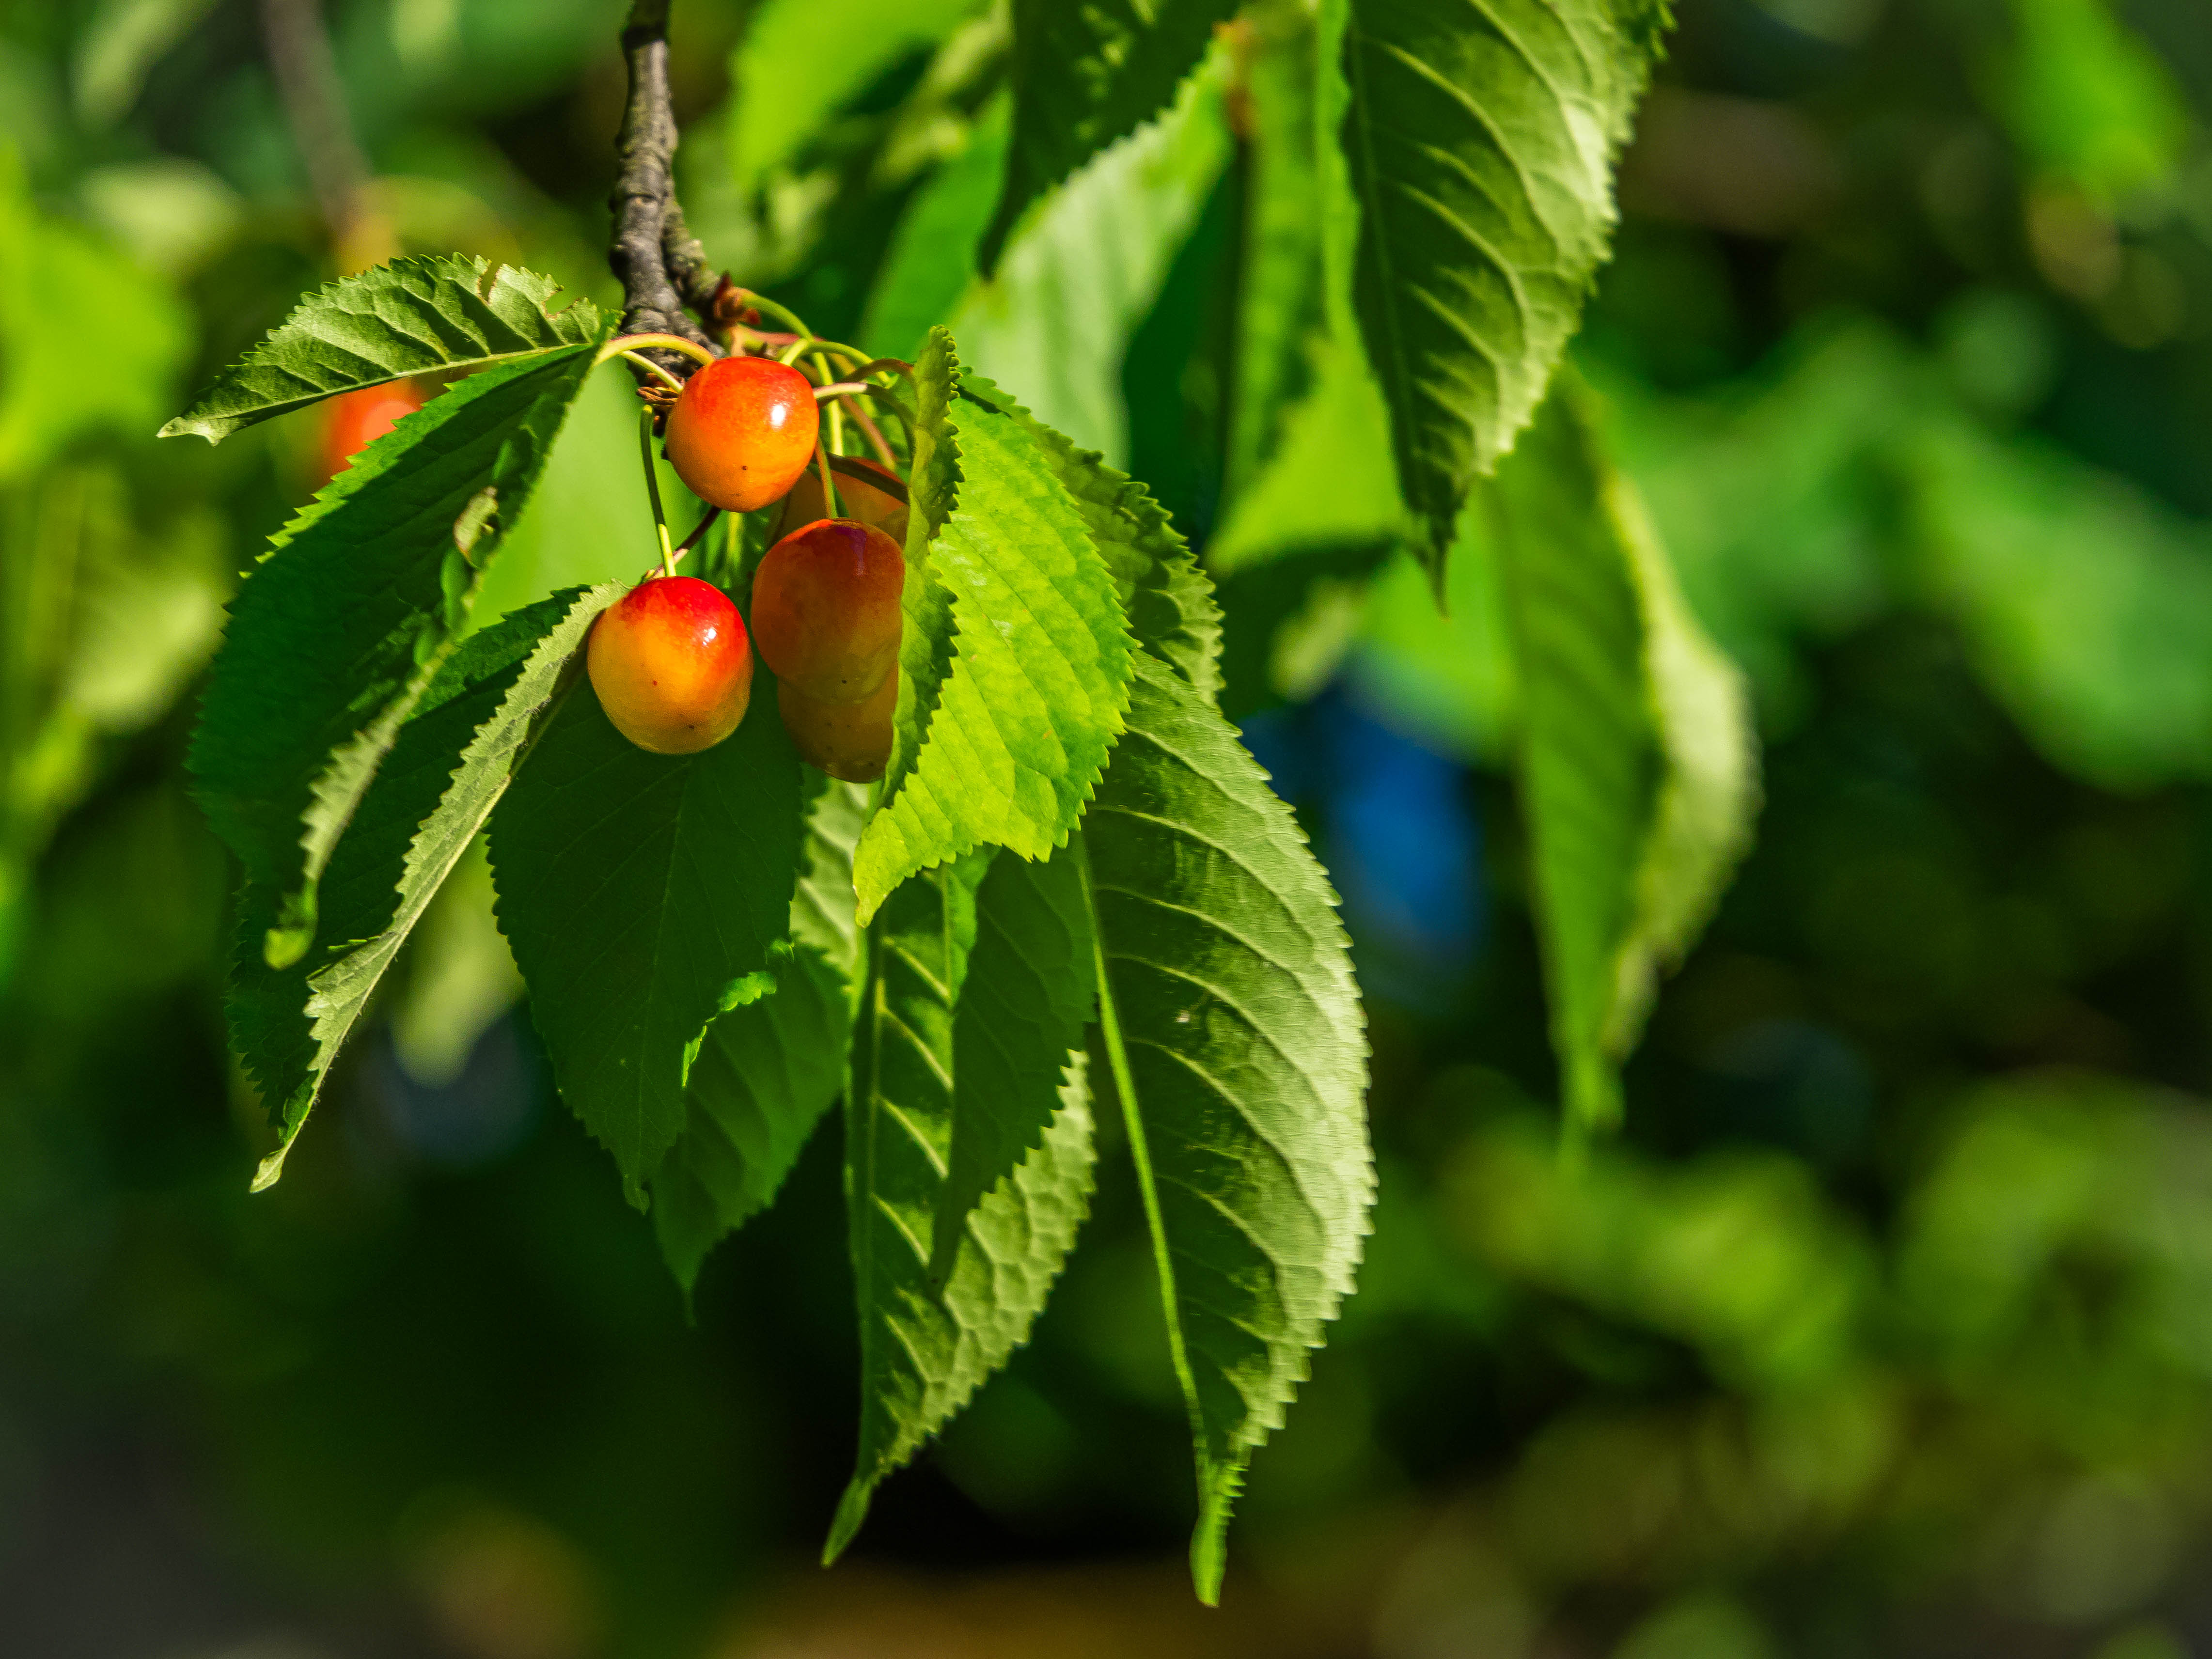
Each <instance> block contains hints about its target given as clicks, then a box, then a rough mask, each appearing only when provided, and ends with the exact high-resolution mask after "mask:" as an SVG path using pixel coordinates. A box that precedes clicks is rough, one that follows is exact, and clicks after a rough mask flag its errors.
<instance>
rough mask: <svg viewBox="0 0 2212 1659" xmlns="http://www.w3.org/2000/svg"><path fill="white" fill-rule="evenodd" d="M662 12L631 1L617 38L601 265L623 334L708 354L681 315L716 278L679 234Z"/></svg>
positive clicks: (685, 370)
mask: <svg viewBox="0 0 2212 1659" xmlns="http://www.w3.org/2000/svg"><path fill="white" fill-rule="evenodd" d="M668 4H669V0H631V5H630V9H629V23H628V25H627V26H626V27H624V28H623V35H622V44H623V58H624V60H625V61H626V62H627V63H628V64H629V104H628V105H627V106H626V107H625V108H624V109H623V124H622V131H621V133H620V135H619V136H618V137H617V138H616V140H615V152H616V154H617V156H618V157H619V158H620V161H621V171H620V173H619V174H618V175H617V179H616V181H615V190H614V195H613V196H612V197H611V198H610V199H609V202H608V206H610V207H611V208H612V209H613V210H614V216H615V234H614V242H613V246H611V248H609V250H608V252H607V264H609V265H610V266H611V267H612V269H613V270H614V273H615V276H616V279H617V281H619V282H620V283H622V285H623V333H625V334H676V335H681V336H682V337H684V339H687V340H692V341H696V342H697V343H699V344H700V345H702V346H705V347H707V348H708V349H709V350H712V349H714V342H713V341H712V340H710V339H709V338H708V337H707V333H706V331H705V330H703V329H702V328H701V327H700V326H699V325H698V324H697V323H696V322H695V321H694V320H693V319H692V317H691V313H690V311H689V310H688V309H687V308H686V307H687V305H696V306H700V307H702V309H703V308H704V307H707V306H709V305H711V304H712V303H713V301H714V290H715V288H716V286H717V284H718V282H719V278H716V277H714V276H713V275H712V274H711V273H708V270H707V254H706V250H705V249H703V248H702V247H701V246H699V243H698V241H697V240H696V238H694V237H693V236H692V234H691V233H690V230H689V229H688V228H686V227H685V225H684V210H683V209H682V208H681V207H679V206H678V205H677V202H676V182H675V177H674V174H673V172H672V170H671V163H672V162H673V161H674V158H675V155H676V112H675V110H674V107H673V106H672V105H671V102H670V100H669V94H668ZM702 289H703V292H702ZM652 356H653V362H657V363H659V364H661V365H662V366H663V367H665V368H667V369H669V370H670V371H671V373H673V374H689V373H690V371H691V369H692V368H694V367H696V365H695V364H694V363H693V362H691V361H690V359H689V358H686V357H684V356H680V355H678V354H677V353H674V352H664V351H656V352H654V353H653V354H652Z"/></svg>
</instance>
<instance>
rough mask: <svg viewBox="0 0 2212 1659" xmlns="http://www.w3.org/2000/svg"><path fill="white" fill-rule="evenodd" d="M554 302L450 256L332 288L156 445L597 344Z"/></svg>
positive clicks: (215, 439)
mask: <svg viewBox="0 0 2212 1659" xmlns="http://www.w3.org/2000/svg"><path fill="white" fill-rule="evenodd" d="M560 291H561V289H560V285H559V284H558V283H556V282H555V281H554V280H553V279H552V278H551V277H550V276H539V275H538V273H537V272H535V271H532V270H517V269H516V268H515V267H513V266H512V265H497V266H495V265H493V264H491V263H490V262H489V260H487V259H484V258H481V257H472V256H468V255H464V254H457V253H456V254H438V255H435V256H433V257H431V258H419V259H395V260H393V261H392V263H391V264H385V265H378V266H375V267H374V269H372V270H364V271H362V272H361V273H360V274H359V275H358V276H347V277H343V278H341V279H340V280H339V281H337V282H335V283H331V284H330V285H329V286H328V287H326V288H325V289H321V290H320V291H319V292H318V293H315V294H312V295H308V296H307V299H305V300H303V301H301V302H300V304H299V306H298V307H295V309H294V311H293V313H292V314H291V315H290V316H289V317H287V318H286V319H284V320H283V322H282V323H280V324H279V325H277V326H276V328H275V329H274V330H273V331H270V335H269V337H268V338H267V339H265V340H264V341H262V343H260V344H259V345H258V346H256V347H254V348H253V349H252V350H251V351H249V352H247V353H246V356H243V357H241V358H240V359H239V361H238V362H235V363H233V364H232V365H231V366H230V367H229V368H227V369H225V370H224V371H223V372H222V374H219V375H217V376H216V382H215V385H214V386H211V387H210V388H209V390H208V392H207V393H206V395H205V396H204V397H203V398H201V399H200V400H199V401H198V402H197V403H196V404H193V405H192V406H191V408H190V409H188V410H185V412H184V413H183V414H182V415H179V416H177V418H176V419H175V420H173V421H172V422H169V423H168V425H167V426H165V427H163V428H161V435H162V436H163V437H165V438H176V437H182V436H184V435H185V434H187V433H197V434H198V435H200V436H201V437H203V438H205V439H207V440H208V441H210V443H219V442H221V441H222V440H223V439H225V438H227V437H228V436H229V435H231V434H232V433H234V432H236V431H237V430H239V429H240V428H241V427H247V426H252V424H253V423H254V422H257V421H265V420H267V419H269V418H270V416H274V415H282V414H283V413H285V412H286V411H287V410H294V409H298V408H301V407H302V406H303V405H305V404H312V403H314V402H317V401H318V400H319V399H321V398H327V397H330V396H331V394H332V393H334V392H350V391H352V390H353V389H355V388H356V387H357V386H381V385H383V384H385V383H386V382H387V381H391V380H404V379H405V378H406V377H407V376H409V375H410V374H428V373H431V372H432V371H434V370H447V369H477V368H485V367H487V366H489V365H490V364H494V363H503V362H513V361H514V360H515V359H517V358H530V357H538V356H544V355H545V354H546V353H548V352H554V351H560V350H562V349H564V348H569V347H575V346H581V345H586V344H592V343H597V342H598V341H599V339H600V338H601V337H603V334H604V331H605V319H604V318H602V317H601V316H600V314H599V307H596V306H594V305H592V302H591V301H588V300H575V301H571V302H570V303H569V304H568V306H567V307H564V308H561V309H556V308H555V305H554V301H555V298H556V295H559V293H560Z"/></svg>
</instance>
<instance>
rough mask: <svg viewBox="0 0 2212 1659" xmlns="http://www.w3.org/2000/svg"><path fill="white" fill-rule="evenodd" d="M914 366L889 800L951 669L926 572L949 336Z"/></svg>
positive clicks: (936, 592) (944, 445) (939, 524)
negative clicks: (911, 449)
mask: <svg viewBox="0 0 2212 1659" xmlns="http://www.w3.org/2000/svg"><path fill="white" fill-rule="evenodd" d="M914 370H915V391H916V395H915V425H914V465H913V467H912V468H911V470H910V472H909V476H908V483H907V498H908V513H907V531H906V586H905V587H904V589H903V590H902V592H901V593H900V595H899V605H900V610H901V612H902V618H903V627H902V631H901V633H900V635H899V686H898V701H897V706H896V708H894V709H893V711H892V714H891V752H890V759H889V760H887V761H886V762H885V763H884V781H883V788H882V790H881V792H880V793H879V794H878V799H880V800H885V801H889V800H892V799H896V797H897V795H898V793H899V791H900V790H901V789H902V787H905V784H906V781H907V779H908V777H909V776H911V775H913V772H914V769H915V763H917V762H918V761H919V760H920V759H921V746H922V743H923V741H924V739H925V738H926V737H927V734H928V728H929V723H930V721H931V720H933V719H934V718H935V717H936V714H937V705H938V703H939V700H941V699H942V698H943V696H944V695H945V681H946V679H947V678H950V677H951V672H952V653H953V642H952V635H953V621H952V592H951V589H950V588H948V587H946V586H945V584H944V583H943V582H941V581H939V580H937V579H936V577H935V576H934V574H933V573H932V570H931V564H932V561H933V556H934V555H933V548H934V545H935V544H936V541H937V537H938V534H939V532H940V531H942V530H943V529H944V528H945V520H946V518H947V517H948V516H950V515H951V512H952V508H953V505H954V503H955V502H956V501H957V500H958V499H959V494H960V445H959V439H958V435H957V434H956V432H955V431H954V429H953V425H952V403H953V399H954V398H955V397H956V396H957V393H958V392H959V389H960V360H959V357H958V356H957V355H956V354H955V352H954V349H953V345H952V336H951V334H950V333H949V332H947V331H945V330H944V329H942V328H933V329H931V330H930V331H929V338H928V339H927V341H926V342H925V343H923V346H922V350H921V356H920V357H918V358H917V359H916V360H915V366H914ZM862 920H863V921H866V917H865V916H864V917H863V918H862Z"/></svg>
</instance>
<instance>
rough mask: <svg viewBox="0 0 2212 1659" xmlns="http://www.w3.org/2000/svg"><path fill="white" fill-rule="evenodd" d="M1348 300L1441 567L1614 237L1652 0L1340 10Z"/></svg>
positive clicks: (1375, 5) (1534, 397)
mask: <svg viewBox="0 0 2212 1659" xmlns="http://www.w3.org/2000/svg"><path fill="white" fill-rule="evenodd" d="M1344 3H1346V4H1348V6H1349V21H1348V24H1347V26H1346V29H1345V46H1344V59H1343V62H1344V73H1345V76H1346V80H1347V81H1348V82H1349V84H1350V90H1351V105H1350V108H1349V110H1348V112H1346V118H1345V122H1344V127H1343V134H1342V137H1343V146H1344V150H1345V154H1346V158H1347V159H1348V161H1349V162H1350V169H1351V181H1352V188H1353V190H1354V191H1355V192H1356V194H1357V197H1358V204H1359V209H1360V214H1361V225H1360V234H1359V244H1358V272H1357V287H1358V312H1359V318H1360V324H1361V327H1362V330H1363V331H1364V335H1365V337H1366V342H1367V349H1368V353H1369V355H1370V357H1371V358H1372V360H1373V362H1374V365H1375V370H1376V376H1377V378H1378V379H1379V380H1380V381H1381V384H1382V387H1383V396H1384V398H1385V400H1386V401H1387V403H1388V404H1389V410H1390V420H1391V429H1392V438H1393V444H1394V447H1395V453H1396V457H1397V463H1398V477H1399V480H1400V483H1401V486H1402V488H1403V489H1404V492H1405V497H1406V501H1407V504H1408V505H1409V506H1410V507H1412V509H1413V512H1414V513H1415V514H1417V515H1418V516H1419V519H1420V520H1421V521H1422V522H1423V524H1424V526H1425V531H1426V533H1425V537H1424V538H1423V548H1422V551H1423V556H1424V559H1425V562H1427V563H1429V564H1430V565H1431V566H1432V567H1434V566H1439V565H1441V563H1442V562H1443V556H1444V552H1445V550H1446V548H1447V547H1449V544H1450V541H1451V538H1452V533H1453V527H1454V525H1455V522H1456V520H1457V519H1458V517H1459V509H1460V504H1461V502H1462V501H1464V500H1465V498H1466V495H1467V492H1468V487H1469V486H1470V484H1472V483H1473V482H1474V477H1475V475H1476V474H1477V473H1478V472H1486V471H1489V470H1490V469H1491V468H1492V467H1493V466H1494V465H1496V464H1497V462H1498V458H1499V457H1500V456H1502V455H1503V454H1504V453H1505V452H1506V450H1507V449H1509V448H1510V447H1511V446H1512V442H1513V438H1514V435H1515V434H1516V432H1517V431H1519V429H1520V428H1521V427H1522V425H1523V424H1524V423H1525V422H1527V421H1528V417H1529V416H1530V415H1531V413H1533V412H1534V409H1535V407H1536V405H1537V404H1538V403H1539V402H1540V401H1541V399H1542V398H1543V395H1544V389H1545V387H1546V386H1547V384H1548V383H1549V381H1550V380H1551V377H1552V371H1553V368H1554V367H1555V366H1556V365H1557V363H1558V362H1559V354H1560V352H1561V350H1562V349H1564V348H1565V344H1566V342H1567V339H1568V337H1569V336H1570V335H1571V334H1572V333H1573V332H1574V330H1575V327H1576V325H1577V320H1578V319H1579V318H1580V316H1581V314H1582V307H1583V300H1584V298H1585V297H1586V296H1587V295H1588V293H1589V288H1590V283H1591V278H1592V276H1593V274H1594V273H1595V270H1597V267H1598V265H1599V264H1600V263H1601V261H1602V260H1603V258H1605V255H1606V252H1607V240H1608V238H1609V236H1610V234H1611V232H1612V229H1613V217H1614V211H1613V160H1614V157H1615V155H1617V154H1618V152H1619V150H1620V144H1621V142H1622V140H1623V139H1624V138H1625V137H1626V134H1627V131H1628V125H1629V120H1630V118H1631V116H1632V113H1633V112H1634V110H1635V107H1636V102H1637V100H1638V98H1640V97H1641V96H1642V95H1643V92H1644V83H1645V82H1646V80H1647V78H1648V77H1649V75H1650V66H1651V62H1652V59H1653V57H1654V55H1655V54H1656V50H1657V45H1658V34H1659V32H1660V31H1661V29H1662V27H1664V25H1665V21H1666V17H1665V11H1664V3H1663V0H1344Z"/></svg>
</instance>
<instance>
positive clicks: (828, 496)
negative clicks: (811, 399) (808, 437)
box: [814, 437, 845, 519]
mask: <svg viewBox="0 0 2212 1659" xmlns="http://www.w3.org/2000/svg"><path fill="white" fill-rule="evenodd" d="M814 465H816V466H817V467H818V468H820V469H821V472H822V513H823V517H824V518H830V519H842V517H844V516H845V515H844V514H843V513H840V512H839V511H838V510H837V486H836V485H835V484H833V483H830V482H829V451H828V450H826V449H824V448H823V447H822V440H821V439H820V438H819V437H817V438H816V439H815V441H814Z"/></svg>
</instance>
